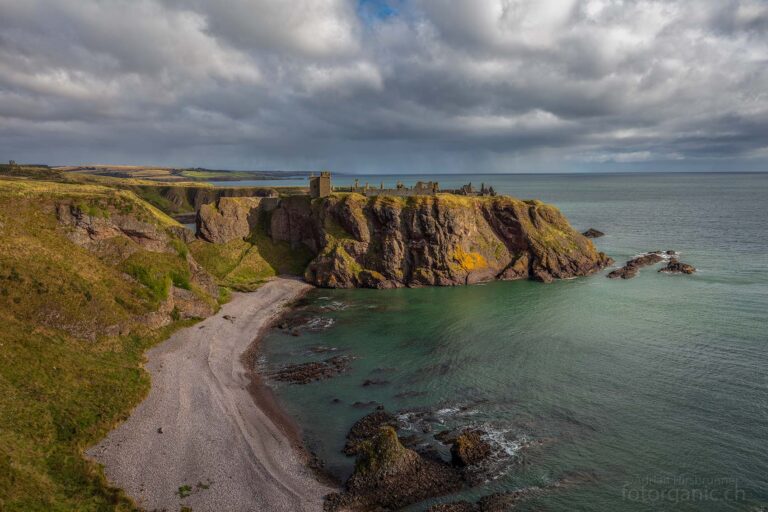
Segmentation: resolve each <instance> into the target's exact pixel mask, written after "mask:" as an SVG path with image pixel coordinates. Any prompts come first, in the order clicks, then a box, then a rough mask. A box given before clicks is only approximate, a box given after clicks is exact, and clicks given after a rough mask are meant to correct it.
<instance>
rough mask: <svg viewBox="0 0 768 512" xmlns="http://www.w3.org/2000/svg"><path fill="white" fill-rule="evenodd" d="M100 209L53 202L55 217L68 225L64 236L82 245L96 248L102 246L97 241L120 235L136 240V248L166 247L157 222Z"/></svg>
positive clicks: (165, 239)
mask: <svg viewBox="0 0 768 512" xmlns="http://www.w3.org/2000/svg"><path fill="white" fill-rule="evenodd" d="M100 213H101V215H90V214H88V213H87V212H85V211H83V209H82V208H80V207H79V206H78V205H75V204H72V203H66V202H62V203H59V204H58V205H56V218H57V219H58V221H59V223H60V224H62V225H64V226H67V227H68V228H69V231H68V233H67V237H68V238H69V239H70V240H72V241H73V242H74V243H76V244H77V245H79V246H81V247H85V248H87V249H90V250H94V251H97V252H98V251H99V250H100V249H101V246H102V244H101V243H100V242H102V241H104V240H109V239H112V238H115V237H120V236H123V237H126V238H128V239H130V240H131V241H132V242H135V245H134V246H133V247H136V248H141V249H146V250H148V251H155V252H164V251H168V250H169V246H168V240H169V237H168V235H167V234H166V233H164V232H163V231H162V230H160V229H158V228H157V226H155V225H153V224H151V223H148V222H142V221H140V220H138V219H137V218H136V217H135V216H133V215H126V214H120V213H119V212H117V211H113V212H109V213H108V214H107V212H106V211H104V212H100ZM126 256H127V255H126Z"/></svg>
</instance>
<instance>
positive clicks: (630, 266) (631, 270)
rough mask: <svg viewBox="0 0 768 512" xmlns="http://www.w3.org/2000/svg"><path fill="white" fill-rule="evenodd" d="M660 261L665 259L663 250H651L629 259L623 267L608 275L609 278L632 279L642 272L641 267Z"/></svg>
mask: <svg viewBox="0 0 768 512" xmlns="http://www.w3.org/2000/svg"><path fill="white" fill-rule="evenodd" d="M660 261H664V258H663V257H662V256H661V251H654V252H650V253H648V254H644V255H642V256H638V257H637V258H633V259H631V260H629V261H628V262H627V263H626V264H625V265H624V266H623V267H621V268H618V269H616V270H614V271H612V272H610V273H609V274H608V275H607V276H606V277H608V278H609V279H617V278H621V279H632V278H633V277H635V276H636V275H637V273H638V272H640V269H641V268H643V267H647V266H649V265H655V264H656V263H659V262H660Z"/></svg>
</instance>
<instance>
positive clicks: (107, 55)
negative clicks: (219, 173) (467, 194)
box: [0, 0, 768, 172]
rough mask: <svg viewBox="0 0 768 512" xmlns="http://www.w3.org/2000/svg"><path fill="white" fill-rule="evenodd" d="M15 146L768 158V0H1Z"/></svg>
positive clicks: (0, 135)
mask: <svg viewBox="0 0 768 512" xmlns="http://www.w3.org/2000/svg"><path fill="white" fill-rule="evenodd" d="M0 157H2V158H5V159H6V160H7V159H10V158H13V159H16V160H17V161H24V162H36V163H51V164H60V163H61V164H64V163H133V164H156V165H170V166H202V167H209V168H233V169H287V170H313V169H317V168H320V167H327V168H330V169H333V170H337V171H347V172H424V171H432V172H543V171H556V172H578V171H590V170H594V171H622V170H768V2H766V1H765V0H660V1H651V0H635V1H629V0H627V1H622V0H451V1H448V0H390V1H388V2H384V1H383V0H375V1H374V0H359V1H354V0H291V1H285V0H23V1H20V0H0Z"/></svg>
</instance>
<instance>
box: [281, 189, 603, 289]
mask: <svg viewBox="0 0 768 512" xmlns="http://www.w3.org/2000/svg"><path fill="white" fill-rule="evenodd" d="M270 234H271V236H272V237H273V238H274V239H275V240H283V241H287V242H290V243H291V244H293V245H297V244H304V245H306V246H307V247H309V248H310V250H312V251H313V252H314V253H316V256H315V258H314V259H313V260H312V261H311V262H310V264H309V266H308V267H307V270H306V272H305V279H306V280H307V281H308V282H310V283H312V284H314V285H316V286H321V287H328V288H352V287H365V288H391V287H401V286H430V285H440V286H447V285H458V284H471V283H477V282H482V281H489V280H493V279H510V280H511V279H536V280H539V281H544V282H551V281H553V280H554V279H562V278H569V277H574V276H582V275H588V274H591V273H593V272H596V271H598V270H600V269H602V268H604V267H605V266H606V265H608V264H610V263H611V262H612V260H611V259H610V258H608V257H607V256H606V255H605V254H603V253H600V252H598V251H597V250H596V249H595V247H594V245H593V244H592V242H591V241H590V240H588V239H587V238H586V237H584V236H583V235H581V234H580V233H578V232H577V231H575V230H574V229H573V228H572V227H571V226H570V225H569V223H568V221H567V220H566V219H565V217H563V215H562V214H561V213H560V212H559V211H558V210H557V209H556V208H554V207H552V206H549V205H545V204H544V203H541V202H539V201H520V200H517V199H513V198H510V197H504V196H499V197H464V196H454V195H439V196H419V197H412V198H395V197H376V198H365V197H363V196H360V195H356V194H349V195H345V196H343V197H342V196H331V197H328V198H323V199H317V200H313V201H310V200H309V199H308V198H304V197H295V198H288V199H286V200H283V201H282V202H281V204H280V206H279V207H278V208H277V209H276V210H275V211H274V212H273V213H272V216H271V222H270Z"/></svg>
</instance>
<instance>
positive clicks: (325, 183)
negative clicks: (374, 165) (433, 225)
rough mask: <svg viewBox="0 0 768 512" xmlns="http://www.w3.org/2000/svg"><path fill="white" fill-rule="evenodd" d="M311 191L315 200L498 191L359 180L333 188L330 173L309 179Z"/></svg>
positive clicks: (471, 187) (480, 194) (464, 194)
mask: <svg viewBox="0 0 768 512" xmlns="http://www.w3.org/2000/svg"><path fill="white" fill-rule="evenodd" d="M309 191H310V195H311V196H312V197H313V198H316V197H326V196H328V195H330V194H331V192H333V191H336V192H352V193H355V194H360V195H363V196H366V197H375V196H396V197H410V196H434V195H437V194H456V195H461V196H495V195H496V191H495V190H494V189H493V187H486V186H485V183H483V184H482V185H481V186H480V190H477V189H475V187H473V186H472V183H468V184H466V185H462V186H461V187H460V188H458V189H441V188H440V184H439V183H438V182H436V181H417V182H416V184H415V185H414V186H413V187H406V186H405V185H404V184H403V183H402V182H401V181H398V182H397V183H396V184H395V188H384V182H383V181H382V182H381V184H380V185H379V186H378V187H376V186H371V185H369V184H368V183H365V184H364V185H361V184H360V180H359V179H357V178H356V179H355V183H354V184H353V185H352V186H351V187H332V186H331V174H330V173H329V172H322V173H320V176H319V177H316V176H312V177H310V178H309Z"/></svg>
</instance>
